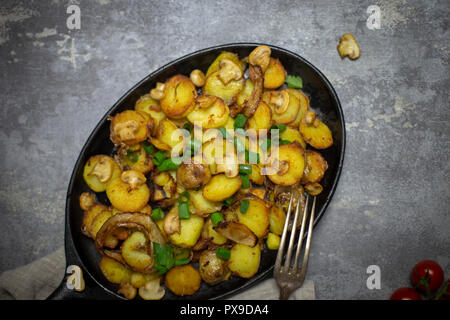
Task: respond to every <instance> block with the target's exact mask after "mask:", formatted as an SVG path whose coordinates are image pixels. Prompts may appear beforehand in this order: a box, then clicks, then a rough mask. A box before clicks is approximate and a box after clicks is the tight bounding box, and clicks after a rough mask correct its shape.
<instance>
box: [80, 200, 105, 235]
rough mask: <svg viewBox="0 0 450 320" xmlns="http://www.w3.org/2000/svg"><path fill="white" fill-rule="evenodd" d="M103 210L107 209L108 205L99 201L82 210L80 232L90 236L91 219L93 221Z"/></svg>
mask: <svg viewBox="0 0 450 320" xmlns="http://www.w3.org/2000/svg"><path fill="white" fill-rule="evenodd" d="M103 211H108V207H107V206H105V205H103V204H100V203H95V204H94V205H92V206H91V207H90V208H89V209H88V210H87V211H85V212H84V215H83V220H82V222H81V232H82V233H83V234H84V235H86V236H88V237H92V235H91V233H90V227H91V225H92V221H94V219H95V217H96V216H97V215H98V214H100V213H101V212H103Z"/></svg>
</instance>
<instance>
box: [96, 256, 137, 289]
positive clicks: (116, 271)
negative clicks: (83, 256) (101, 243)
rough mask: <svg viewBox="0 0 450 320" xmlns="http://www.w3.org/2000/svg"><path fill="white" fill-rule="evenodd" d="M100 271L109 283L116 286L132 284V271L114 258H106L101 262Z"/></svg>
mask: <svg viewBox="0 0 450 320" xmlns="http://www.w3.org/2000/svg"><path fill="white" fill-rule="evenodd" d="M100 270H101V271H102V273H103V275H104V276H105V278H106V279H107V280H108V281H109V282H112V283H116V284H121V283H127V282H130V278H131V273H132V271H131V269H128V268H127V267H125V266H124V265H123V264H121V263H120V262H117V261H116V260H114V259H112V258H109V257H106V256H104V257H103V258H102V260H101V261H100Z"/></svg>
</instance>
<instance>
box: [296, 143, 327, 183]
mask: <svg viewBox="0 0 450 320" xmlns="http://www.w3.org/2000/svg"><path fill="white" fill-rule="evenodd" d="M327 169H328V163H327V162H326V160H325V159H324V158H323V157H322V155H321V154H320V153H318V152H316V151H313V150H306V167H305V172H304V173H303V177H302V179H301V180H300V183H301V184H307V183H314V182H319V181H320V180H322V178H323V176H324V174H325V171H326V170H327Z"/></svg>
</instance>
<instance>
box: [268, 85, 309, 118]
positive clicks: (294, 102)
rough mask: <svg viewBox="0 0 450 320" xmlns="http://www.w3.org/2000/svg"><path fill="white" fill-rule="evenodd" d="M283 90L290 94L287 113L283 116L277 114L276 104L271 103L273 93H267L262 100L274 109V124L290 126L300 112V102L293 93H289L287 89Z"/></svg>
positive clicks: (282, 114)
mask: <svg viewBox="0 0 450 320" xmlns="http://www.w3.org/2000/svg"><path fill="white" fill-rule="evenodd" d="M282 90H286V91H287V92H288V94H289V104H288V107H287V109H286V111H284V112H283V113H281V114H280V113H277V112H275V104H274V103H271V96H272V92H273V91H266V92H264V93H263V96H262V100H263V101H264V102H265V103H267V104H268V105H269V107H270V108H271V109H272V122H273V123H275V124H289V123H291V122H293V121H294V120H295V118H296V116H297V113H298V111H299V110H300V102H299V100H298V98H297V97H296V96H295V95H294V94H293V93H292V92H291V91H288V90H287V89H282ZM272 102H273V99H272Z"/></svg>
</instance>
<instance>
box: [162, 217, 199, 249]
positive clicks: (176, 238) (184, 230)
mask: <svg viewBox="0 0 450 320" xmlns="http://www.w3.org/2000/svg"><path fill="white" fill-rule="evenodd" d="M176 211H177V212H178V208H176ZM203 224H204V220H203V218H202V217H200V216H197V215H195V214H191V216H190V218H188V219H180V233H177V232H175V233H173V234H171V235H169V240H170V242H171V243H173V244H175V245H177V246H179V247H183V248H190V247H193V246H194V245H195V244H196V243H197V241H198V239H199V238H200V235H201V234H202V229H203Z"/></svg>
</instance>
